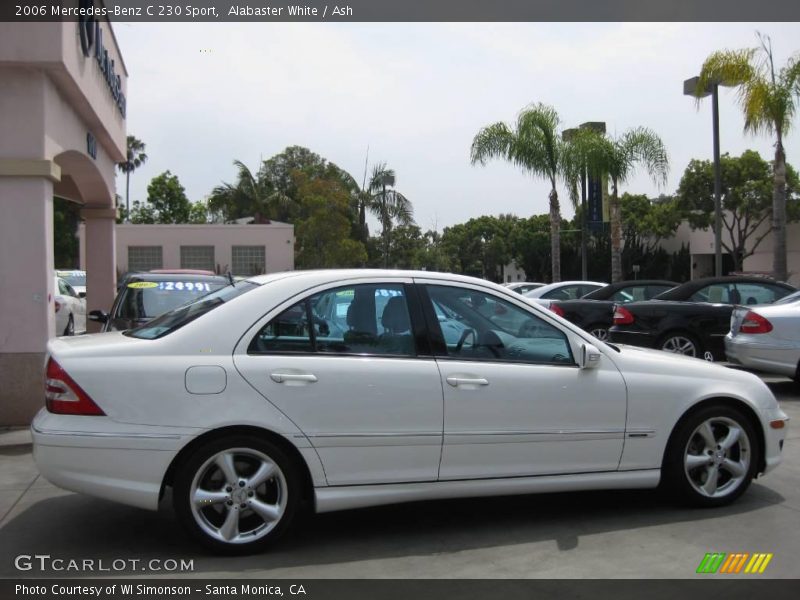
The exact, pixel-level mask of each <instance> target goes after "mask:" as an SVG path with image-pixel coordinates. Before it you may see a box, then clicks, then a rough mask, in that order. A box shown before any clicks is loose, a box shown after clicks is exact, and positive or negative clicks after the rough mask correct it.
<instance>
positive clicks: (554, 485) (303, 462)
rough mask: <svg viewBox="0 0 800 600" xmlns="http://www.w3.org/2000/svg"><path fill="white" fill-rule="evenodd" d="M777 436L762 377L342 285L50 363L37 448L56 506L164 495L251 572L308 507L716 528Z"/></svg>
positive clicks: (234, 303) (239, 300)
mask: <svg viewBox="0 0 800 600" xmlns="http://www.w3.org/2000/svg"><path fill="white" fill-rule="evenodd" d="M455 323H457V324H458V327H455V326H454V327H452V328H450V329H448V330H447V332H446V331H445V327H444V326H445V325H447V324H455ZM786 421H787V417H786V415H785V414H784V413H783V412H782V411H781V409H780V408H779V407H778V404H777V402H776V400H775V397H774V396H773V395H772V393H771V392H770V390H769V388H767V386H766V385H765V384H764V383H763V382H762V381H761V380H760V379H759V378H757V377H756V376H755V375H752V374H750V373H746V372H739V371H733V370H730V369H726V368H724V367H721V366H719V365H714V364H709V363H706V362H705V361H702V360H697V359H692V358H687V357H682V356H675V355H672V354H668V353H665V352H658V351H652V350H645V349H640V348H623V349H619V348H616V347H613V346H610V345H606V344H604V343H603V342H601V341H599V340H597V339H595V338H593V337H592V336H590V335H589V334H588V333H587V332H585V331H583V330H581V329H579V328H578V327H576V326H574V325H572V324H571V323H569V322H567V321H565V320H563V319H561V318H560V317H558V316H557V315H555V314H553V313H551V312H549V311H547V310H546V309H544V308H542V307H540V306H537V305H532V304H530V303H529V302H526V301H525V299H524V298H522V297H521V296H519V295H517V294H515V293H514V292H511V291H509V290H507V289H505V288H504V287H502V286H499V285H495V284H492V283H488V282H486V281H483V280H479V279H473V278H470V277H463V276H458V275H452V274H440V273H429V272H403V271H369V270H344V271H298V272H292V273H279V274H273V275H265V276H259V277H255V278H253V279H251V280H248V281H242V282H236V283H234V284H231V285H228V286H226V287H223V288H221V289H219V290H217V291H215V292H212V293H211V294H209V295H208V296H205V297H203V298H200V299H199V300H197V301H196V302H195V303H193V304H189V305H185V306H183V307H179V308H176V309H175V310H173V311H171V312H168V313H166V314H164V315H162V316H160V317H158V318H156V319H154V320H153V321H151V322H149V323H147V324H145V325H143V326H141V327H138V328H136V329H132V330H129V331H126V332H109V333H102V334H94V335H87V336H81V337H76V338H71V339H66V338H64V339H60V340H54V341H51V342H50V344H49V346H48V360H47V369H46V408H45V409H42V411H41V412H40V413H39V414H38V415H37V416H36V418H35V420H34V421H33V424H32V434H33V440H34V457H35V459H36V462H37V464H38V466H39V470H40V471H41V473H42V475H44V477H46V478H47V479H48V480H50V481H51V482H53V483H54V484H56V485H58V486H61V487H63V488H66V489H69V490H74V491H77V492H84V493H87V494H92V495H95V496H99V497H102V498H107V499H110V500H114V501H117V502H122V503H125V504H129V505H133V506H138V507H142V508H147V509H152V510H155V509H156V508H157V506H158V502H159V498H160V497H161V495H162V494H163V493H164V490H165V488H167V487H171V488H172V491H173V492H172V498H173V503H174V508H175V511H176V514H177V517H178V519H179V520H180V521H181V523H182V524H183V525H184V526H185V527H186V529H187V530H188V531H189V532H190V533H191V534H192V535H193V536H194V537H196V538H197V539H198V540H200V541H201V542H203V543H205V544H206V545H208V546H210V547H212V548H213V549H215V550H218V551H222V552H245V551H252V550H254V549H256V548H259V547H261V546H262V545H263V544H265V543H267V542H268V541H270V540H272V539H274V538H276V537H277V536H279V535H280V534H281V533H283V532H284V531H285V530H286V528H287V527H288V526H289V525H290V523H291V521H292V520H293V518H294V517H295V516H296V515H297V514H298V507H299V506H300V505H301V503H308V504H309V505H310V506H311V507H312V508H313V509H314V510H316V511H318V512H326V511H335V510H342V509H350V508H357V507H364V506H374V505H379V504H391V503H397V502H408V501H416V500H431V499H437V498H453V497H465V496H493V495H506V494H529V493H536V492H555V491H569V490H590V489H609V488H654V487H656V486H657V485H658V484H659V483H660V482H664V483H665V484H666V486H667V487H668V488H669V489H670V490H671V491H672V492H673V493H674V494H676V495H677V496H678V497H680V498H681V499H682V500H684V501H688V502H690V503H693V504H696V505H700V506H721V505H724V504H727V503H729V502H731V501H733V500H734V499H735V498H737V497H738V496H739V495H741V494H742V493H743V492H744V491H745V490H746V489H747V487H748V486H749V484H750V481H751V479H752V478H753V477H755V476H757V475H759V474H763V473H766V472H768V471H770V470H771V469H773V468H774V467H775V466H776V465H778V464H779V463H780V461H781V453H782V449H783V440H784V437H785V435H786V428H785V424H786Z"/></svg>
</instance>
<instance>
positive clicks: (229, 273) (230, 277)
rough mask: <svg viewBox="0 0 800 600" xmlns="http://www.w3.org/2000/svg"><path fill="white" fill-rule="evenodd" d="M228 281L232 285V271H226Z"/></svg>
mask: <svg viewBox="0 0 800 600" xmlns="http://www.w3.org/2000/svg"><path fill="white" fill-rule="evenodd" d="M228 281H229V282H230V284H231V285H234V281H233V273H231V272H230V271H228Z"/></svg>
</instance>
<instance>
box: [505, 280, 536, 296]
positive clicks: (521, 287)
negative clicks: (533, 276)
mask: <svg viewBox="0 0 800 600" xmlns="http://www.w3.org/2000/svg"><path fill="white" fill-rule="evenodd" d="M503 285H504V286H505V287H507V288H508V289H510V290H513V291H515V292H517V293H518V294H524V293H525V292H530V291H531V290H535V289H536V288H540V287H542V286H544V285H545V284H544V283H537V282H533V281H514V282H511V283H504V284H503Z"/></svg>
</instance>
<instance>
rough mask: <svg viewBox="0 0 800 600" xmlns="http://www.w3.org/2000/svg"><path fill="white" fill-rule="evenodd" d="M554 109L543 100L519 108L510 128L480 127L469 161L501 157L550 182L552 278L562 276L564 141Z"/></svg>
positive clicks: (506, 126) (498, 126) (557, 278)
mask: <svg viewBox="0 0 800 600" xmlns="http://www.w3.org/2000/svg"><path fill="white" fill-rule="evenodd" d="M559 124H560V119H559V116H558V113H557V112H556V110H555V109H554V108H553V107H551V106H547V105H545V104H541V103H539V104H535V105H531V106H529V107H527V108H525V109H523V110H522V112H520V113H519V116H518V117H517V123H516V126H515V127H514V128H513V129H512V128H511V127H509V126H508V125H506V124H505V123H502V122H499V123H494V124H492V125H489V126H487V127H484V128H483V129H481V130H480V131H479V132H478V134H477V135H476V136H475V138H474V139H473V140H472V148H471V151H470V160H471V161H472V164H473V165H474V164H476V163H480V164H481V165H483V164H485V163H486V161H487V160H488V159H490V158H503V159H505V160H507V161H509V162H511V163H513V164H515V165H517V166H519V167H521V168H523V169H525V170H526V171H528V172H529V173H531V174H532V175H535V176H537V177H543V178H545V179H546V180H547V181H548V182H549V183H550V194H549V196H548V200H549V205H550V247H551V270H552V280H553V281H560V280H561V240H560V228H561V208H560V206H559V201H558V191H557V190H556V185H557V183H558V181H559V180H560V179H561V178H562V177H563V176H564V174H565V172H566V170H565V156H566V143H565V142H563V141H562V139H561V135H560V134H559V132H558V127H559Z"/></svg>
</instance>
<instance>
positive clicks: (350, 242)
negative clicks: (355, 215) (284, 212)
mask: <svg viewBox="0 0 800 600" xmlns="http://www.w3.org/2000/svg"><path fill="white" fill-rule="evenodd" d="M292 185H293V186H295V189H296V193H297V199H298V205H299V207H298V211H299V216H298V219H297V221H296V222H295V237H296V248H295V262H296V264H297V267H298V268H300V269H327V268H335V267H360V266H362V265H364V263H365V262H366V261H367V252H366V249H365V248H364V244H362V243H361V242H360V241H358V240H354V239H352V238H350V237H349V234H350V231H351V222H350V218H349V217H350V190H348V189H347V188H346V187H344V186H343V185H342V182H341V181H340V180H338V179H337V178H320V177H316V178H312V177H310V176H309V175H308V174H306V173H303V172H301V171H296V172H295V173H294V175H293V182H292Z"/></svg>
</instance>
